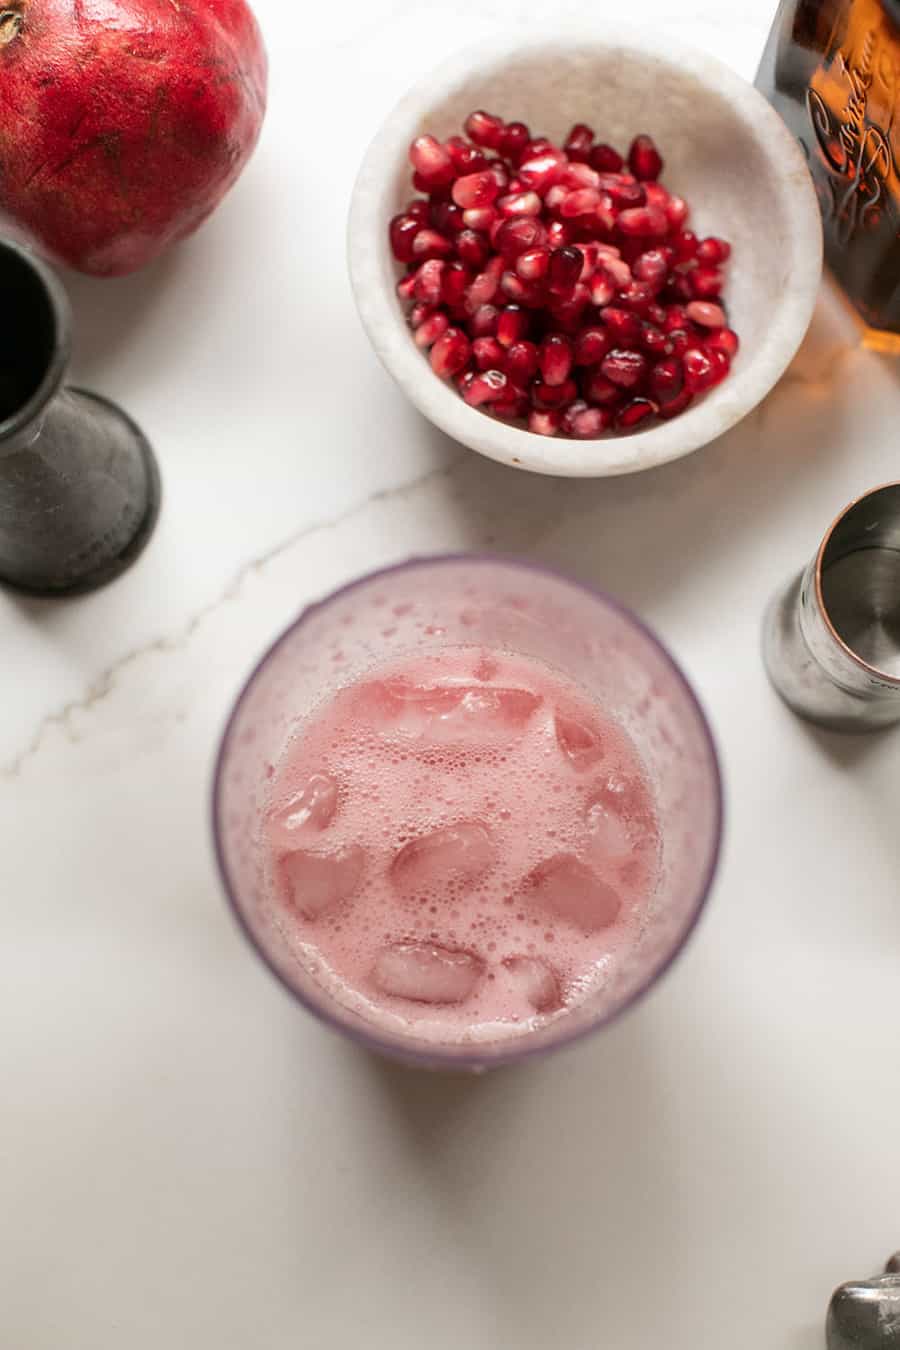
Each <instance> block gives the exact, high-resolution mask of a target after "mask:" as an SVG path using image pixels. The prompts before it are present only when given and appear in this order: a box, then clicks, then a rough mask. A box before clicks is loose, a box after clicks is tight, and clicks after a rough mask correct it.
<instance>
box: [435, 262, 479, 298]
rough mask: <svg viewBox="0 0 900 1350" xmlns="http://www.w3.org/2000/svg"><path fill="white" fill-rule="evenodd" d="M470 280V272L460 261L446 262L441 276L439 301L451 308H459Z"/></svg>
mask: <svg viewBox="0 0 900 1350" xmlns="http://www.w3.org/2000/svg"><path fill="white" fill-rule="evenodd" d="M471 280H472V273H471V272H470V271H469V269H468V267H465V266H464V265H463V264H462V263H461V262H450V263H447V266H446V267H445V268H444V271H443V275H442V276H441V303H442V304H444V305H449V306H450V308H451V309H458V308H460V307H461V306H462V303H463V300H464V297H465V293H466V287H467V286H468V285H469V282H470V281H471Z"/></svg>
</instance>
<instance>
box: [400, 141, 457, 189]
mask: <svg viewBox="0 0 900 1350" xmlns="http://www.w3.org/2000/svg"><path fill="white" fill-rule="evenodd" d="M409 160H410V163H411V164H412V166H413V168H414V169H415V171H416V173H417V174H418V175H419V177H420V178H421V179H422V180H423V181H424V182H427V183H428V184H433V185H434V186H435V187H438V186H441V185H443V184H446V183H450V182H452V181H453V175H454V170H453V160H452V159H451V158H450V156H449V154H448V153H447V151H446V150H445V149H444V147H443V146H442V145H441V143H440V141H438V140H436V139H435V137H434V136H417V137H416V139H415V140H414V141H413V143H412V145H411V146H410V147H409Z"/></svg>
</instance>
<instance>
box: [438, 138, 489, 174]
mask: <svg viewBox="0 0 900 1350" xmlns="http://www.w3.org/2000/svg"><path fill="white" fill-rule="evenodd" d="M444 149H445V150H446V151H447V154H448V155H449V156H450V158H451V160H452V161H453V167H454V169H455V170H456V172H457V173H458V174H466V173H479V172H480V171H481V170H482V169H486V168H487V158H486V157H485V156H484V155H483V154H482V153H481V151H480V150H479V149H478V147H477V146H475V145H470V144H469V142H468V141H467V140H464V139H463V137H462V136H451V137H450V139H449V140H448V141H446V142H445V144H444Z"/></svg>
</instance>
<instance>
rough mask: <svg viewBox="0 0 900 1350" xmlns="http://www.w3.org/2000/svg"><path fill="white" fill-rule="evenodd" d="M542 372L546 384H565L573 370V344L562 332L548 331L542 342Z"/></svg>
mask: <svg viewBox="0 0 900 1350" xmlns="http://www.w3.org/2000/svg"><path fill="white" fill-rule="evenodd" d="M539 359H540V372H541V378H542V379H543V381H544V383H545V384H564V383H565V381H566V380H567V379H568V378H569V374H570V372H571V370H572V360H573V354H572V344H571V342H570V341H569V339H568V338H567V337H565V336H564V335H563V334H562V333H548V334H547V336H546V337H545V338H544V341H543V342H542V343H541V348H540V358H539Z"/></svg>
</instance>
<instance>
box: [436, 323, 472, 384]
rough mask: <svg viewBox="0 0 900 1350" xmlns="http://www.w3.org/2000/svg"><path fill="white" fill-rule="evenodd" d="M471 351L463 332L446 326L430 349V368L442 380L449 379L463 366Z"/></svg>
mask: <svg viewBox="0 0 900 1350" xmlns="http://www.w3.org/2000/svg"><path fill="white" fill-rule="evenodd" d="M471 351H472V349H471V347H470V345H469V339H468V338H467V337H466V335H465V333H464V332H463V331H462V330H461V329H459V328H448V329H447V330H446V332H444V333H442V335H441V336H440V337H439V338H438V340H437V342H436V343H435V344H434V346H433V347H432V349H431V369H432V370H433V371H434V373H435V375H440V377H441V379H442V380H447V379H450V377H451V376H453V375H457V374H459V372H460V371H461V370H462V369H463V368H464V366H465V365H466V364H467V362H468V360H469V357H470V355H471Z"/></svg>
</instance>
